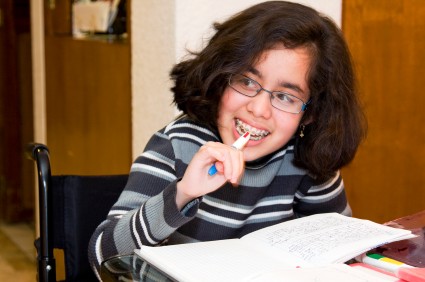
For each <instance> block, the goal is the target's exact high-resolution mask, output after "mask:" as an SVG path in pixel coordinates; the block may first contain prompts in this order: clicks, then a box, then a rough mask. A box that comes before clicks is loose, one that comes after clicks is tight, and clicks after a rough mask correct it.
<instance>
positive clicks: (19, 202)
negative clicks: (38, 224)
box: [0, 0, 34, 222]
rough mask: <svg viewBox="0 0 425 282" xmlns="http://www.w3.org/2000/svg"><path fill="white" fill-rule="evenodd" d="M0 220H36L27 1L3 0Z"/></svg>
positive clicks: (0, 7) (0, 2) (0, 34)
mask: <svg viewBox="0 0 425 282" xmlns="http://www.w3.org/2000/svg"><path fill="white" fill-rule="evenodd" d="M0 13H1V14H0V219H1V220H4V221H7V222H16V221H32V220H34V215H33V210H34V186H33V181H34V170H33V162H31V161H29V160H26V158H25V155H24V150H25V145H26V144H27V143H28V142H32V141H33V140H32V138H33V137H32V136H33V135H32V125H33V119H32V81H31V77H32V76H31V40H30V24H29V22H30V17H29V1H28V0H0Z"/></svg>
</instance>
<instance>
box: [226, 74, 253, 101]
mask: <svg viewBox="0 0 425 282" xmlns="http://www.w3.org/2000/svg"><path fill="white" fill-rule="evenodd" d="M229 85H230V87H232V88H233V89H234V90H236V91H238V92H239V93H241V94H243V95H245V96H250V97H254V96H255V95H257V93H258V91H259V90H260V89H261V86H260V84H258V82H256V81H255V80H252V79H251V78H249V77H246V76H244V75H241V74H232V76H231V77H230V79H229Z"/></svg>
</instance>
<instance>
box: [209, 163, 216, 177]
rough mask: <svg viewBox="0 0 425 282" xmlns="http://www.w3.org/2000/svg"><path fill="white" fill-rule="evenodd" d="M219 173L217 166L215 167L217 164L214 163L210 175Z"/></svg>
mask: <svg viewBox="0 0 425 282" xmlns="http://www.w3.org/2000/svg"><path fill="white" fill-rule="evenodd" d="M216 173H217V168H216V167H215V165H212V166H211V167H210V169H209V170H208V174H209V175H210V176H213V175H214V174H216Z"/></svg>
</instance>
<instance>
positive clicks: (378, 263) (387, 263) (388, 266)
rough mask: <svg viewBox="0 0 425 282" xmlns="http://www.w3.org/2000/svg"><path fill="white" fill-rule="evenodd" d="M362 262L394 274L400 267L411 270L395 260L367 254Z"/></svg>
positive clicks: (409, 266) (408, 266)
mask: <svg viewBox="0 0 425 282" xmlns="http://www.w3.org/2000/svg"><path fill="white" fill-rule="evenodd" d="M362 262H364V263H366V264H369V265H372V266H375V267H378V268H380V269H383V270H386V271H390V272H392V273H396V272H397V270H398V269H399V268H401V267H407V268H413V266H411V265H408V264H405V263H403V262H400V261H397V260H395V259H391V258H387V257H384V256H382V255H379V254H367V255H365V256H363V258H362Z"/></svg>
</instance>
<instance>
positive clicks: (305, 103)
mask: <svg viewBox="0 0 425 282" xmlns="http://www.w3.org/2000/svg"><path fill="white" fill-rule="evenodd" d="M235 75H239V76H242V77H245V78H247V79H249V80H251V81H253V82H255V83H256V84H258V86H260V88H259V89H258V90H256V93H255V95H252V96H251V95H248V94H245V93H242V92H240V91H239V90H237V89H235V88H234V87H233V86H232V84H231V81H232V77H233V76H235ZM227 82H228V85H229V86H230V88H232V89H233V90H235V91H236V92H238V93H239V94H242V95H244V96H246V97H250V98H253V97H255V96H257V95H258V93H260V92H261V91H265V92H267V93H269V94H270V104H271V105H272V107H273V108H275V109H277V110H279V111H282V112H285V113H290V114H299V113H301V112H304V111H305V110H307V106H308V105H309V104H310V102H311V99H310V100H308V101H307V102H304V101H303V100H302V99H301V98H298V97H296V96H294V95H291V94H289V93H287V92H283V91H270V90H267V89H265V88H264V87H263V86H262V85H261V84H260V83H259V82H258V81H256V80H254V79H252V78H250V77H248V76H246V75H243V74H238V73H231V74H230V75H229V78H228V81H227ZM273 93H280V94H284V95H287V96H290V97H291V98H294V99H296V100H299V101H301V102H302V105H301V109H300V110H299V111H298V112H294V111H292V112H291V111H286V110H282V109H279V108H278V107H276V106H275V105H273V99H275V98H276V97H275V95H274V94H273Z"/></svg>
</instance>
